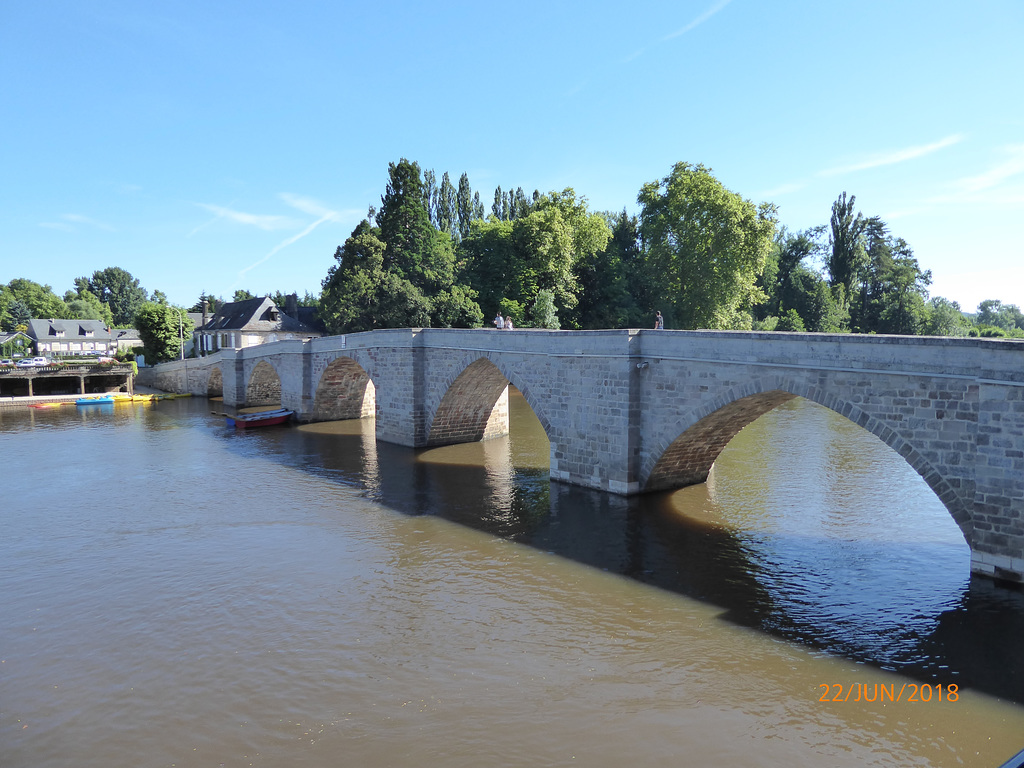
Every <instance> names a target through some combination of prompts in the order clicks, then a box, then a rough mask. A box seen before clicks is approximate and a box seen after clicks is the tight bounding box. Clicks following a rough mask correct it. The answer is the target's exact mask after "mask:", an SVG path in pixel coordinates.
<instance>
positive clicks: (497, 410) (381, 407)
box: [139, 328, 1024, 582]
mask: <svg viewBox="0 0 1024 768" xmlns="http://www.w3.org/2000/svg"><path fill="white" fill-rule="evenodd" d="M139 383H147V384H151V385H152V386H156V387H158V388H160V389H164V390H167V391H175V392H185V391H188V392H192V393H193V394H196V395H207V396H214V395H223V397H224V402H225V403H226V404H227V405H229V406H238V407H242V406H250V405H262V404H275V405H276V404H278V403H280V404H282V405H284V406H285V407H288V408H291V409H293V410H295V411H296V413H297V415H298V418H299V420H300V421H327V420H337V419H348V418H359V417H361V416H376V432H377V438H378V439H380V440H384V441H387V442H392V443H398V444H401V445H407V446H411V447H417V448H418V447H425V446H433V445H444V444H448V443H458V442H470V441H474V440H481V439H485V438H488V437H493V436H497V435H500V434H504V433H506V432H507V431H508V385H509V383H511V384H513V385H515V386H516V387H517V388H518V389H519V390H520V391H521V392H522V393H523V396H524V397H525V398H526V400H527V402H528V403H529V404H530V406H531V408H533V411H534V413H535V414H536V415H537V417H538V418H539V419H540V422H541V424H542V425H543V426H544V430H545V432H546V433H547V436H548V438H549V440H550V441H551V478H552V479H553V480H558V481H562V482H567V483H573V484H576V485H582V486H586V487H590V488H596V489H600V490H605V491H609V492H611V493H616V494H634V493H639V492H644V491H653V490H660V489H666V488H673V487H679V486H684V485H690V484H693V483H700V482H703V481H704V480H705V479H706V478H707V476H708V472H709V471H710V469H711V465H712V464H713V463H714V461H715V459H716V458H717V456H718V455H719V453H721V451H722V449H723V448H724V447H725V445H726V444H727V443H728V442H729V440H730V439H732V437H733V436H734V435H735V434H736V433H737V432H738V431H739V430H740V429H742V428H743V427H744V426H746V425H747V424H749V423H750V422H752V421H753V420H754V419H756V418H758V417H759V416H761V415H762V414H764V413H766V412H767V411H769V410H771V409H772V408H775V407H776V406H777V405H779V404H781V403H783V402H785V401H786V400H789V399H791V398H793V397H805V398H807V399H809V400H812V401H814V402H816V403H819V404H821V405H823V406H825V407H826V408H830V409H832V410H833V411H835V412H837V413H839V414H841V415H843V416H845V417H846V418H848V419H850V420H851V421H853V422H854V423H856V424H859V425H860V426H861V427H863V428H864V429H866V430H868V431H869V432H871V433H872V434H874V435H876V436H878V437H879V438H880V439H881V440H882V441H883V442H885V443H886V444H887V445H888V446H890V447H891V448H892V449H893V450H895V451H896V452H897V453H899V454H900V455H901V456H903V457H904V459H906V461H907V463H908V464H910V466H911V467H913V468H914V469H915V470H916V471H917V473H918V474H920V475H921V477H922V478H924V480H925V482H926V483H927V484H928V485H929V486H930V487H931V488H932V490H933V491H934V492H935V493H936V495H937V496H938V498H939V499H940V500H941V501H942V503H943V504H944V505H945V507H946V509H947V510H949V513H950V515H952V517H953V519H954V520H955V521H956V523H957V525H958V526H959V527H960V529H961V530H962V531H963V534H964V537H965V538H966V540H967V542H968V544H969V545H970V547H971V551H972V570H973V571H974V572H976V573H981V574H985V575H988V576H992V577H994V578H997V579H1000V580H1007V581H1017V582H1024V343H1021V342H1012V341H1003V340H997V339H947V338H935V337H920V336H874V335H872V336H862V335H849V334H843V335H825V334H788V333H746V332H731V331H653V330H644V331H638V330H616V331H542V330H520V331H495V330H456V329H434V328H431V329H392V330H380V331H371V332H367V333H360V334H352V335H348V336H333V337H327V338H322V339H314V340H311V341H307V342H303V341H280V342H275V343H271V344H265V345H261V346H258V347H249V348H246V349H242V350H225V351H222V352H219V353H217V354H215V355H212V356H210V357H205V358H200V359H195V360H186V361H176V362H173V363H166V364H163V365H161V366H158V367H157V368H155V369H152V370H150V371H146V372H145V378H143V377H142V376H141V375H140V379H139Z"/></svg>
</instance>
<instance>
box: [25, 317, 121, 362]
mask: <svg viewBox="0 0 1024 768" xmlns="http://www.w3.org/2000/svg"><path fill="white" fill-rule="evenodd" d="M27 325H28V330H27V331H26V333H27V335H28V336H29V338H31V339H32V341H33V342H34V343H35V346H36V354H38V355H42V356H47V357H48V356H65V355H113V354H115V353H116V352H117V335H118V333H119V330H118V329H117V328H108V327H107V326H106V324H104V322H103V321H102V320H37V319H33V320H29V321H28V323H27Z"/></svg>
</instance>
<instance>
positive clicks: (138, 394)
mask: <svg viewBox="0 0 1024 768" xmlns="http://www.w3.org/2000/svg"><path fill="white" fill-rule="evenodd" d="M134 389H135V393H134V394H132V395H128V394H126V393H124V392H121V393H114V398H115V400H117V401H123V402H145V401H147V400H158V399H159V400H162V399H171V398H174V397H190V395H175V394H169V393H167V392H163V391H162V390H159V389H155V388H153V387H139V386H136V387H135V388H134ZM101 395H102V393H97V394H89V395H35V396H32V397H28V396H26V397H0V410H8V409H13V408H32V407H38V406H40V405H45V404H48V403H55V404H58V405H74V404H75V402H76V401H77V400H81V399H82V398H87V397H100V396H101Z"/></svg>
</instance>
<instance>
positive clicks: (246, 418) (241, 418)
mask: <svg viewBox="0 0 1024 768" xmlns="http://www.w3.org/2000/svg"><path fill="white" fill-rule="evenodd" d="M294 413H295V411H290V410H288V409H287V408H277V409H275V410H272V411H257V412H256V413H236V414H234V415H231V414H227V413H225V414H224V418H225V420H226V421H227V425H228V426H229V427H234V428H235V429H251V428H253V427H270V426H273V425H275V424H284V423H285V422H286V421H288V420H289V419H290V418H291V417H292V415H293V414H294Z"/></svg>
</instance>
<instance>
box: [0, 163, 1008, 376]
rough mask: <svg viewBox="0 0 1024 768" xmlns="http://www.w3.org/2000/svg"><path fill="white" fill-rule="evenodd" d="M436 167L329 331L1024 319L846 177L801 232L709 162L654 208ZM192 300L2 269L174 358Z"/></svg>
mask: <svg viewBox="0 0 1024 768" xmlns="http://www.w3.org/2000/svg"><path fill="white" fill-rule="evenodd" d="M437 178H438V177H437V175H436V173H435V172H434V171H432V170H428V171H425V172H424V171H422V170H421V169H420V166H419V165H418V164H417V163H415V162H411V161H409V160H407V159H405V158H403V159H401V160H400V161H399V162H397V163H391V164H389V166H388V178H387V183H386V186H385V190H384V194H383V195H382V196H381V199H380V207H379V209H378V208H377V207H375V206H371V207H370V208H369V212H368V215H367V217H366V218H365V219H364V220H363V221H361V222H360V223H359V224H357V225H356V227H355V229H353V230H352V232H351V234H350V235H349V237H348V238H347V239H346V240H345V242H344V243H343V244H342V245H340V246H338V247H337V249H336V250H335V254H334V256H335V263H334V264H333V265H332V266H331V268H330V269H329V270H328V273H327V276H326V277H325V278H324V280H323V282H322V285H321V289H322V290H321V293H320V294H319V295H314V294H312V293H308V292H307V293H305V294H304V295H303V296H301V297H300V298H299V304H300V305H302V306H307V307H315V308H316V309H317V314H318V315H319V317H320V319H321V321H322V323H323V325H324V327H325V330H327V332H329V333H348V332H355V331H363V330H370V329H373V328H391V327H412V326H419V327H426V326H433V327H456V328H476V327H480V326H482V325H485V324H487V323H488V322H489V321H488V318H490V317H492V316H493V315H494V314H495V313H496V312H499V311H500V312H501V313H502V314H503V315H505V316H506V317H511V318H513V320H514V321H515V324H516V326H517V327H538V328H560V327H562V328H626V327H632V328H636V327H640V328H646V327H651V326H652V325H653V316H654V312H655V310H660V311H661V312H662V313H663V314H664V316H665V320H666V324H667V327H670V328H712V329H738V330H743V329H754V330H777V331H814V332H827V333H841V332H854V333H894V334H931V335H942V336H964V335H976V336H977V335H980V336H1009V337H1024V314H1022V312H1021V310H1020V309H1019V308H1018V307H1017V306H1016V305H1013V304H1003V303H1002V302H1000V301H996V300H986V301H983V302H982V303H981V304H980V305H979V306H978V309H977V313H976V315H975V316H974V317H973V318H972V317H970V316H968V315H966V314H965V313H964V312H963V311H962V310H961V308H960V306H959V305H958V304H957V303H956V302H953V301H950V300H948V299H945V298H942V297H929V294H928V287H929V285H930V284H931V273H930V272H929V271H928V270H922V269H921V268H920V265H919V264H918V261H917V259H916V258H915V256H914V253H913V250H912V248H911V247H910V245H909V244H908V243H907V242H906V241H905V240H903V239H902V238H900V237H898V236H897V235H896V234H895V233H893V232H892V231H891V230H890V228H889V225H888V224H887V223H886V222H885V221H883V220H882V219H881V218H880V217H878V216H865V215H864V214H863V213H861V212H860V211H858V210H857V208H856V198H855V197H854V196H853V195H849V196H848V195H847V193H846V192H843V193H842V194H841V195H840V196H839V197H838V198H837V199H836V201H835V202H834V203H833V205H832V210H831V216H830V218H829V220H828V222H827V223H824V222H823V223H822V224H820V225H818V226H815V227H812V228H809V229H806V230H803V231H799V232H792V231H789V230H787V229H786V228H785V227H783V226H779V223H778V214H777V211H776V209H775V208H774V206H772V205H770V204H767V203H762V204H760V205H755V204H754V203H752V202H751V201H749V200H746V199H744V198H742V197H741V196H740V195H738V194H737V193H735V192H732V191H730V190H728V189H726V188H725V187H724V186H723V185H722V184H721V182H719V181H718V180H717V179H716V178H715V177H714V175H713V174H712V172H711V170H710V169H708V168H705V167H704V166H701V165H690V164H687V163H677V164H676V165H674V166H673V167H672V168H671V170H670V172H669V173H668V175H666V176H665V177H664V178H662V179H658V180H655V181H652V182H650V183H648V184H644V185H643V187H642V188H641V190H640V191H639V193H638V195H637V203H638V205H639V214H638V215H631V214H629V213H628V212H627V211H626V210H625V209H623V210H622V211H621V212H616V213H613V212H601V211H592V210H590V209H589V207H588V204H587V200H586V198H584V197H582V196H579V195H577V194H576V192H575V191H574V190H573V189H571V188H567V189H564V190H561V191H551V192H548V193H546V194H542V193H540V192H539V191H536V190H535V191H534V192H533V193H532V194H527V193H526V192H524V190H523V188H522V187H516V188H515V189H514V190H512V189H511V187H510V188H509V189H502V187H500V186H499V187H497V188H496V189H495V190H494V194H493V197H492V198H491V199H492V203H491V206H490V209H489V212H487V211H485V208H484V205H483V203H482V201H481V195H480V192H479V191H475V190H473V189H472V187H471V186H470V182H469V178H468V176H467V175H466V174H465V173H463V174H462V175H461V176H460V177H459V180H458V183H457V184H455V183H453V182H452V180H451V177H450V176H449V174H448V173H447V172H445V173H443V174H441V177H440V181H438V180H437ZM249 298H256V296H255V295H254V294H252V293H250V292H249V291H246V290H238V291H236V292H235V294H234V296H233V297H232V299H231V300H232V301H242V300H245V299H249ZM272 298H273V299H274V301H275V302H276V303H278V304H280V305H282V306H284V305H286V303H287V297H286V296H285V294H283V293H282V292H280V291H279V292H277V293H276V294H274V295H273V296H272ZM204 303H205V305H206V308H207V310H208V311H209V312H210V313H211V314H212V313H213V312H215V311H216V309H217V308H218V307H219V306H220V305H222V304H223V303H224V299H223V298H222V297H215V296H212V295H210V294H208V293H207V292H206V291H203V292H202V293H201V294H200V296H199V298H198V300H197V301H196V303H195V304H194V305H193V306H192V307H191V308H189V310H188V311H194V312H199V311H201V310H202V308H203V305H204ZM184 311H185V310H184V309H182V308H176V307H171V306H170V305H169V304H168V302H167V297H166V296H165V295H164V294H163V293H162V292H161V291H153V293H152V294H151V295H149V294H147V292H146V291H145V290H144V289H143V288H142V287H141V286H140V285H139V281H138V280H137V279H135V278H134V277H132V275H131V274H130V273H128V272H127V271H125V270H123V269H121V268H119V267H109V268H107V269H104V270H98V271H96V272H94V273H93V274H92V276H91V277H81V278H77V279H76V280H75V281H74V288H73V289H70V290H68V291H67V292H66V293H65V294H64V297H63V298H60V297H59V296H57V295H56V294H55V293H54V292H53V290H52V289H51V288H50V286H48V285H43V284H39V283H35V282H32V281H31V280H27V279H24V278H17V279H14V280H11V281H10V283H8V284H7V285H0V329H2V330H8V331H9V330H14V329H16V328H18V327H19V326H22V325H23V324H24V323H25V322H26V321H27V320H28V319H29V318H33V317H42V318H47V317H50V318H81V319H97V320H102V321H103V322H104V323H106V324H107V325H110V326H120V327H128V326H132V325H134V326H136V327H139V330H140V332H141V331H143V328H142V327H141V326H145V331H146V333H149V334H150V335H151V337H152V338H153V339H154V342H153V344H154V346H155V348H156V349H157V350H158V351H157V352H156V358H157V359H169V358H173V357H177V356H178V354H179V348H178V347H177V346H176V344H177V342H178V331H179V328H178V326H179V323H181V313H182V312H184ZM182 325H184V324H183V323H182ZM189 331H191V328H189ZM172 337H173V338H172ZM158 340H160V341H159V343H158Z"/></svg>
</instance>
